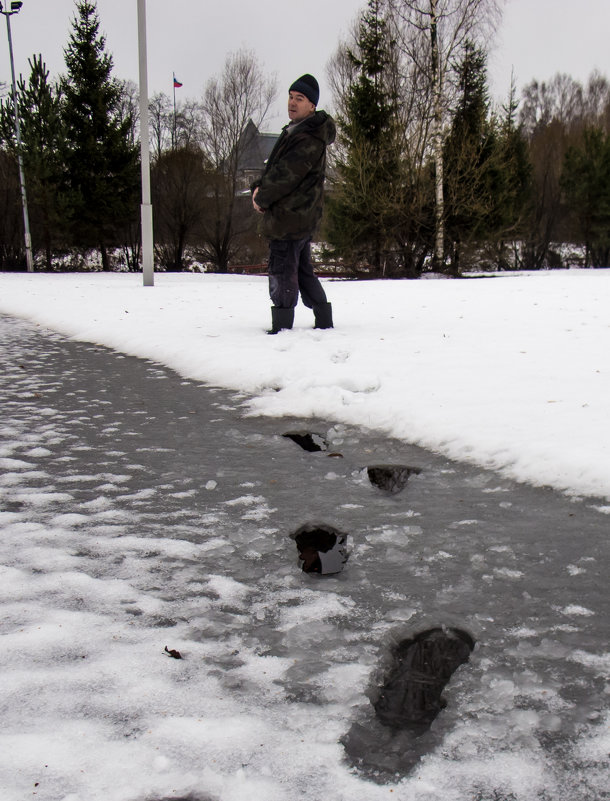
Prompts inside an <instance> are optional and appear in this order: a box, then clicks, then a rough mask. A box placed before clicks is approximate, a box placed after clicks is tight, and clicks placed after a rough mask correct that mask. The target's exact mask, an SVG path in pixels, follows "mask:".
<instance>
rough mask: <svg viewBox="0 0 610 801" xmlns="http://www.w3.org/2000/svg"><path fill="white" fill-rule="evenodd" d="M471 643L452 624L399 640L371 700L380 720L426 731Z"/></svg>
mask: <svg viewBox="0 0 610 801" xmlns="http://www.w3.org/2000/svg"><path fill="white" fill-rule="evenodd" d="M474 645H475V641H474V639H473V638H472V637H471V636H470V634H468V633H467V632H465V631H462V630H461V629H453V628H447V629H445V628H434V629H428V630H426V631H422V632H420V633H419V634H416V635H415V636H414V637H412V638H410V639H406V640H402V641H401V642H400V643H399V644H398V645H397V647H396V649H395V650H394V653H393V655H392V663H391V667H390V669H389V671H388V674H387V676H386V678H385V681H384V684H383V686H382V687H381V689H380V692H379V697H378V698H377V700H376V701H375V703H374V704H373V706H374V707H375V713H376V715H377V719H378V720H379V722H380V723H382V724H383V725H384V726H388V727H390V728H392V729H395V730H396V729H402V730H408V731H409V732H410V733H411V734H413V735H414V736H416V737H417V736H419V735H420V734H423V733H424V732H425V731H427V730H428V729H429V728H430V725H431V724H432V721H433V720H434V718H435V717H436V716H437V715H438V713H439V712H440V710H441V709H443V708H444V707H445V705H446V704H445V701H444V699H443V698H442V697H441V693H442V692H443V690H444V688H445V687H446V685H447V684H448V682H449V679H450V678H451V676H452V675H453V673H454V672H455V671H456V670H457V668H458V667H459V666H460V665H462V664H464V662H467V661H468V659H469V657H470V654H471V652H472V650H473V648H474Z"/></svg>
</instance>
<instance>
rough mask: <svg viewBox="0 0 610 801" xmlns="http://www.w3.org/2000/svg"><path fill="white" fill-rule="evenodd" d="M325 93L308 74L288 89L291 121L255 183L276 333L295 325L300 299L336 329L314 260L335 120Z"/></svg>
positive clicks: (319, 322) (319, 321)
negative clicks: (322, 106)
mask: <svg viewBox="0 0 610 801" xmlns="http://www.w3.org/2000/svg"><path fill="white" fill-rule="evenodd" d="M319 96H320V89H319V86H318V82H317V81H316V79H315V78H314V77H313V75H302V76H301V77H300V78H299V79H298V80H296V81H295V82H294V83H293V84H292V86H291V87H290V89H289V90H288V116H289V118H290V123H289V124H288V125H286V126H285V127H284V128H283V129H282V133H281V134H280V137H279V139H278V140H277V142H276V144H275V147H274V148H273V150H272V151H271V155H270V156H269V159H268V161H267V166H266V167H265V171H264V173H263V175H262V177H261V178H260V179H259V180H258V181H255V182H254V183H253V184H252V205H253V206H254V208H255V210H256V211H257V212H259V213H260V214H263V215H264V217H263V231H264V233H265V235H266V236H267V237H268V238H269V240H270V241H269V295H270V297H271V302H272V303H273V306H272V307H271V330H270V331H269V333H270V334H277V332H278V331H281V330H282V329H285V328H292V323H293V321H294V307H295V306H296V305H297V302H298V299H299V292H300V293H301V299H302V301H303V303H304V304H305V306H307V307H308V308H310V309H313V313H314V318H315V327H316V328H332V327H333V318H332V308H331V304H330V303H329V302H328V300H327V298H326V293H325V292H324V289H323V288H322V284H321V283H320V281H319V279H318V277H317V276H316V275H315V274H314V271H313V265H312V263H311V254H310V245H311V238H312V236H313V234H314V231H315V230H316V228H317V226H318V224H319V222H320V218H321V217H322V204H323V200H324V175H325V169H326V148H327V146H328V145H330V144H332V143H333V142H334V141H335V133H336V129H335V123H334V122H333V120H332V118H331V117H330V116H329V115H328V114H327V113H326V112H325V111H317V110H316V106H317V104H318V99H319Z"/></svg>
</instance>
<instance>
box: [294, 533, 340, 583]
mask: <svg viewBox="0 0 610 801" xmlns="http://www.w3.org/2000/svg"><path fill="white" fill-rule="evenodd" d="M290 536H291V538H292V539H293V540H294V541H295V542H296V546H297V550H298V552H299V561H300V562H302V568H303V571H304V572H305V573H327V574H328V573H340V572H341V571H342V570H343V568H344V566H345V563H346V562H347V560H348V558H349V553H348V551H347V534H346V533H345V532H343V531H339V529H337V528H334V526H328V525H326V524H324V523H305V524H304V525H302V526H301V527H300V528H298V529H297V530H296V531H295V532H294V533H292V534H291V535H290Z"/></svg>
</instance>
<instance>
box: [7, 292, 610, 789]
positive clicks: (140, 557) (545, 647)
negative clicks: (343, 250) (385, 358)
mask: <svg viewBox="0 0 610 801" xmlns="http://www.w3.org/2000/svg"><path fill="white" fill-rule="evenodd" d="M37 277H38V276H37ZM371 291H372V292H373V293H374V292H375V290H374V287H373V288H371ZM178 305H180V304H178ZM315 336H317V334H316V335H315ZM282 337H283V335H282ZM312 341H315V342H318V343H319V342H321V341H322V340H321V339H316V340H312ZM0 346H1V347H0V356H1V357H2V361H3V365H4V366H5V368H6V369H4V370H3V371H2V377H1V378H0V384H1V386H2V391H3V393H4V394H3V397H2V401H3V433H2V442H3V448H4V449H3V451H2V452H3V453H4V454H6V453H10V456H9V457H8V458H10V459H12V460H15V461H18V462H19V461H22V462H24V463H25V464H26V465H28V466H27V467H23V468H20V467H16V466H15V464H14V461H13V462H10V463H9V464H8V465H7V467H6V473H5V474H4V476H3V480H2V481H0V510H1V511H0V526H1V527H2V532H1V534H2V536H1V537H0V553H1V559H0V564H1V565H2V567H1V568H0V578H1V581H0V604H1V610H2V615H1V616H0V631H1V633H2V635H3V649H2V651H1V652H0V665H1V670H2V675H3V681H2V684H1V686H0V709H1V710H2V719H3V728H2V731H1V732H0V786H2V787H3V789H4V797H3V801H5V799H6V801H23V799H24V798H28V797H30V796H32V795H33V793H34V792H35V793H36V797H37V798H40V799H43V800H44V801H60V800H61V801H66V799H70V801H81V799H96V798H100V799H101V798H103V799H104V801H158V799H165V798H184V797H187V798H188V797H189V796H191V797H192V798H195V799H197V801H200V799H210V800H211V801H233V800H234V799H239V801H243V799H244V798H248V799H250V800H251V801H259V799H261V800H264V801H270V800H273V801H275V799H277V800H278V801H294V799H304V801H308V799H309V800H310V801H319V799H320V798H326V797H332V798H334V799H337V800H338V801H348V800H349V801H378V799H387V798H396V799H399V800H400V801H419V800H420V799H421V801H474V800H475V799H476V801H491V800H492V799H493V801H564V799H565V798H569V799H570V801H602V800H603V799H604V797H605V794H606V793H607V747H608V733H607V732H608V729H607V726H608V717H607V713H606V709H607V706H608V694H607V676H608V672H609V669H610V664H609V659H610V657H609V656H608V653H607V641H608V637H607V634H608V631H607V626H608V619H609V615H608V612H609V609H608V594H607V590H606V586H607V582H606V581H605V574H606V572H607V571H606V570H605V567H604V565H605V564H606V562H605V559H607V542H608V540H607V514H605V513H604V512H603V511H601V510H599V509H598V508H596V507H597V506H601V507H604V506H605V504H604V503H602V502H596V503H593V502H591V500H590V499H585V500H583V499H582V498H580V497H575V498H572V499H570V498H566V497H562V496H561V495H558V494H555V493H552V492H551V491H550V490H544V489H534V488H532V487H528V486H526V485H523V484H515V483H513V482H512V481H510V480H509V479H507V478H506V477H503V476H501V475H498V474H497V473H492V472H488V471H486V470H484V469H483V468H480V467H477V466H473V467H463V466H460V465H456V464H454V463H451V462H448V461H447V460H446V459H445V458H443V457H441V456H438V455H434V454H430V453H425V452H423V451H419V450H418V449H416V448H411V447H410V446H406V445H404V443H401V442H398V441H394V440H386V439H385V438H383V437H379V436H377V435H375V434H373V433H371V432H370V431H369V432H363V431H362V429H361V428H360V426H359V425H358V426H351V425H350V424H349V423H343V424H342V427H341V428H340V429H339V428H338V424H337V423H336V422H335V421H333V423H332V425H331V423H330V422H328V423H327V424H326V425H327V428H326V429H325V428H324V422H323V421H321V420H320V419H316V420H315V421H314V424H315V430H321V432H322V433H324V435H325V436H326V437H327V438H328V439H329V441H332V439H333V437H335V436H337V435H338V436H339V438H340V439H342V440H343V442H342V443H341V448H342V450H343V452H344V459H343V460H341V461H334V462H332V468H333V469H332V472H333V473H334V474H335V479H334V480H333V481H328V480H327V479H326V475H327V474H328V472H329V462H328V461H327V458H328V457H327V456H325V455H324V454H323V453H320V454H305V453H302V452H300V451H299V450H298V449H295V448H294V447H293V446H292V444H291V443H290V442H286V441H285V440H284V439H283V438H282V437H281V433H282V432H283V431H285V430H286V427H285V425H284V421H280V422H279V423H278V427H277V430H276V429H275V428H274V421H273V420H268V419H257V418H248V419H243V418H242V417H241V416H240V411H241V410H242V409H241V407H240V404H241V403H242V402H243V398H236V397H234V396H231V395H230V394H229V395H227V394H225V393H217V395H216V397H217V404H218V405H217V406H215V407H214V408H213V409H210V408H208V407H206V404H207V403H208V401H207V400H205V399H206V398H208V394H207V392H201V391H200V390H199V389H198V387H197V385H196V384H193V385H191V386H189V385H186V386H181V385H179V382H178V381H177V379H176V378H175V376H173V377H172V374H171V373H170V372H169V371H168V372H167V376H168V378H167V380H159V379H158V376H159V370H161V369H162V368H160V367H158V366H157V367H155V368H154V373H155V374H154V375H152V376H150V379H151V382H150V383H149V382H148V378H149V376H148V369H149V367H150V366H149V365H148V366H147V365H142V364H141V363H138V362H137V361H135V360H131V359H125V360H121V362H120V364H121V365H122V367H121V368H120V369H119V368H118V367H117V362H116V360H115V358H114V357H113V356H112V354H107V353H106V352H105V351H104V350H103V349H93V350H92V351H91V352H90V353H89V352H87V351H86V349H84V348H83V347H82V346H79V345H75V344H72V343H64V342H63V341H62V340H61V339H60V338H59V337H53V336H51V337H48V338H45V339H44V340H42V341H41V340H40V339H38V337H37V335H36V332H35V329H33V328H31V327H29V326H27V325H22V324H18V323H16V322H14V321H11V322H10V323H4V324H2V325H0ZM270 347H273V348H274V349H275V347H276V346H275V345H272V346H270ZM345 347H348V346H347V345H345ZM273 355H274V357H275V356H277V352H276V351H275V350H274V352H273ZM352 355H353V356H355V354H352ZM351 360H352V358H350V360H349V361H351ZM18 364H25V365H27V366H28V369H27V370H21V369H20V368H19V367H18ZM66 368H69V369H66ZM63 370H65V373H62V371H63ZM121 371H127V373H126V374H127V375H129V380H128V381H126V379H125V375H126V374H125V373H124V372H121ZM58 374H59V375H63V378H62V381H63V387H62V391H58V392H56V393H55V394H54V395H53V401H51V400H50V399H49V398H47V399H46V400H45V401H44V408H45V409H46V413H45V414H44V415H42V416H40V415H39V414H38V412H39V410H40V399H38V398H36V397H35V393H36V392H38V393H42V392H43V391H44V390H45V386H46V381H47V380H49V381H51V382H56V381H57V375H58ZM83 384H84V387H83V386H82V385H83ZM153 384H154V387H155V391H154V392H151V391H150V386H152V385H153ZM102 389H103V390H105V392H104V395H108V396H109V397H111V398H112V403H103V404H102V403H98V400H99V398H100V397H101V396H102ZM18 396H19V397H18ZM211 397H214V395H212V396H211ZM197 405H198V407H199V412H198V415H189V414H188V411H189V409H193V408H194V407H195V406H197ZM83 407H86V409H87V411H86V413H85V412H84V411H82V410H83ZM221 407H222V408H221ZM143 409H145V410H146V418H144V417H143V416H142V414H141V412H142V411H143ZM79 410H80V411H79ZM223 410H224V411H223ZM117 411H120V412H121V415H119V416H117V414H116V412H117ZM221 412H222V415H224V416H221V417H219V415H221ZM95 415H102V417H101V418H98V419H97V420H96V421H95V424H94V425H93V424H92V422H91V421H92V418H93V416H95ZM144 419H146V431H143V430H142V428H143V427H142V425H140V428H138V426H137V425H136V424H135V421H136V420H144ZM212 419H215V420H218V421H219V422H217V423H215V424H211V422H210V421H211V420H212ZM119 420H120V421H122V422H120V426H122V428H121V430H122V431H129V432H136V436H129V437H125V438H123V437H121V438H120V445H118V442H117V440H118V439H119V438H118V437H117V435H116V434H113V435H105V434H103V433H101V432H103V430H104V429H105V428H112V427H114V426H115V425H119V423H118V422H117V421H119ZM178 420H179V421H180V422H178ZM100 421H101V422H102V423H103V425H100ZM235 421H237V422H235ZM294 422H295V424H297V423H298V424H299V427H300V425H302V424H303V421H302V420H297V421H294ZM331 428H332V435H331ZM138 432H139V433H138ZM337 432H338V433H337ZM161 443H162V444H161ZM117 445H118V447H117ZM156 445H159V447H156ZM32 447H45V448H47V449H48V450H49V451H50V454H48V455H41V456H37V457H36V458H35V461H34V462H33V461H32V458H26V456H25V453H26V451H28V450H31V449H32ZM3 458H7V457H6V456H4V457H3ZM373 462H374V463H394V464H417V465H418V466H421V468H422V472H421V474H420V475H419V476H412V477H411V478H410V479H409V482H408V484H407V486H406V487H405V489H404V490H403V491H402V492H401V493H400V494H398V495H396V496H386V495H384V494H381V493H379V492H378V491H377V490H375V488H373V487H371V486H370V484H369V483H368V482H365V481H361V480H358V476H359V475H360V473H361V470H362V465H365V464H369V463H373ZM138 464H139V465H140V466H141V467H144V468H145V469H135V468H134V465H138ZM130 465H131V467H129V466H130ZM34 468H35V469H34ZM211 480H214V481H216V482H217V485H216V487H215V488H214V489H213V490H206V489H205V486H206V484H207V482H209V481H211ZM101 487H104V489H101ZM64 490H65V492H64ZM486 490H492V491H491V492H488V491H486ZM46 494H48V495H49V499H48V502H46V501H44V497H45V495H46ZM54 495H60V496H61V497H59V498H57V497H55V499H54V500H52V498H53V496H54ZM41 501H44V502H41ZM507 503H509V504H510V505H509V506H507V505H506V504H507ZM250 513H254V514H253V515H251V514H250ZM314 513H315V514H314ZM312 517H315V518H320V519H324V520H326V519H327V520H329V522H330V523H333V524H335V525H337V527H339V528H342V529H343V528H344V529H345V530H347V531H349V534H350V542H353V552H352V555H351V557H350V560H349V562H348V564H347V566H346V569H345V570H344V571H343V572H342V573H341V574H339V575H338V576H337V577H335V578H328V579H326V577H320V576H307V575H305V574H303V573H301V572H300V571H299V569H298V566H297V564H296V559H295V554H294V543H293V542H292V541H291V540H290V537H289V533H290V532H291V531H294V530H295V529H296V528H297V526H298V525H300V524H301V523H302V522H304V520H308V519H311V518H312ZM574 568H576V569H574ZM439 623H445V624H447V625H453V626H457V627H463V628H466V629H467V630H468V631H470V632H471V633H472V635H473V636H474V638H475V639H476V640H477V647H476V648H475V651H474V652H473V654H472V656H471V659H470V661H469V663H468V665H464V666H462V667H461V668H460V669H459V670H458V671H457V672H456V673H455V674H454V676H453V678H452V680H451V682H450V683H449V685H448V687H447V688H446V691H445V697H446V700H447V707H446V709H444V710H443V712H442V713H441V714H439V716H438V717H437V719H436V720H435V723H434V725H433V727H432V728H431V730H430V732H429V733H428V734H427V735H425V736H424V737H423V738H421V739H419V740H418V741H417V742H416V743H414V742H413V741H412V740H411V739H409V738H408V737H407V736H405V735H396V736H394V735H390V734H389V733H388V732H387V731H385V730H383V727H381V725H379V726H378V728H376V724H375V720H374V712H373V709H372V705H371V702H370V698H371V697H372V696H373V695H374V690H375V688H377V687H379V684H380V681H381V676H382V675H383V668H384V664H385V661H384V660H385V659H386V657H387V655H388V653H389V652H390V650H391V646H392V644H393V643H394V642H396V641H397V640H399V639H401V638H403V637H405V636H408V635H409V634H410V633H412V632H413V631H416V630H419V629H423V628H429V627H431V626H432V625H437V624H439ZM166 646H167V647H169V648H175V649H178V650H179V651H180V652H181V654H182V655H183V659H182V660H174V659H170V658H168V656H167V654H166V653H164V648H165V647H166ZM348 737H351V738H354V739H358V741H359V742H364V743H365V744H366V745H367V760H366V763H365V764H362V765H357V764H356V763H355V760H353V759H351V758H350V750H349V748H347V747H346V746H345V745H344V744H343V743H344V742H346V738H348Z"/></svg>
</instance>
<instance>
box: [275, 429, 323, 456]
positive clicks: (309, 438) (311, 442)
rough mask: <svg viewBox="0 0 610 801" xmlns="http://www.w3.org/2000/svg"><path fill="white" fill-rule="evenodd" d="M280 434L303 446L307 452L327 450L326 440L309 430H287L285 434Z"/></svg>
mask: <svg viewBox="0 0 610 801" xmlns="http://www.w3.org/2000/svg"><path fill="white" fill-rule="evenodd" d="M282 436H283V437H286V438H287V439H291V440H292V441H293V442H296V444H297V445H300V447H301V448H303V450H304V451H308V453H316V452H317V451H326V450H328V442H327V441H326V440H325V439H324V437H323V436H322V435H321V434H316V433H314V432H311V431H287V432H286V433H285V434H282Z"/></svg>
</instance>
